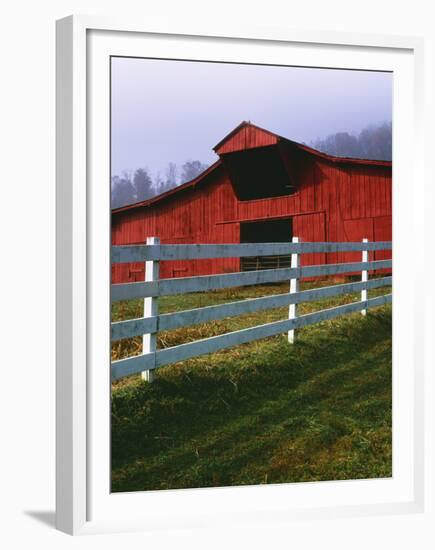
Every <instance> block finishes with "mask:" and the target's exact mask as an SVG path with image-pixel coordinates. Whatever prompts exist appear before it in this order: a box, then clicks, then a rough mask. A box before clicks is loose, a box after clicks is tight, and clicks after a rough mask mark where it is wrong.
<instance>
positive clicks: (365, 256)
mask: <svg viewBox="0 0 435 550" xmlns="http://www.w3.org/2000/svg"><path fill="white" fill-rule="evenodd" d="M362 242H363V243H368V242H369V240H368V239H363V240H362ZM362 261H363V262H368V261H369V251H368V250H363V251H362ZM368 280H369V272H368V271H367V269H363V270H362V271H361V281H362V282H363V283H366V282H367V281H368ZM367 298H368V292H367V289H366V288H365V289H364V290H361V302H365V301H366V300H367ZM361 315H367V309H362V310H361Z"/></svg>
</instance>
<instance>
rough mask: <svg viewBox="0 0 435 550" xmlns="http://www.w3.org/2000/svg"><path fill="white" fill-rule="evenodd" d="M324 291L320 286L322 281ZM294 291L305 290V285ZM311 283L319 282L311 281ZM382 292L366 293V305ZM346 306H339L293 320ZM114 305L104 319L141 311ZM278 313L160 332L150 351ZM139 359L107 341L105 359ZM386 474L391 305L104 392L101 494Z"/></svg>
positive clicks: (199, 299) (250, 292)
mask: <svg viewBox="0 0 435 550" xmlns="http://www.w3.org/2000/svg"><path fill="white" fill-rule="evenodd" d="M329 284H330V283H329ZM304 286H305V287H307V286H309V285H304ZM316 286H319V283H316ZM287 289H288V286H287V285H271V286H263V287H247V288H246V287H245V288H242V289H231V291H217V292H211V293H207V294H192V295H186V296H175V297H167V298H161V299H160V302H159V307H160V311H161V312H167V311H174V310H181V309H189V308H191V307H198V306H205V305H211V304H216V303H224V302H227V301H233V300H236V299H243V298H246V297H252V296H259V295H265V294H275V293H279V292H285V291H286V290H287ZM388 291H389V290H388V289H379V290H378V291H376V290H373V291H370V296H375V295H377V294H384V293H386V292H388ZM355 299H357V297H356V296H355V295H354V296H346V297H338V298H335V299H330V300H324V301H322V302H316V303H311V304H304V305H303V306H301V307H300V309H299V311H300V313H306V312H309V311H313V310H315V309H320V308H322V309H323V308H325V307H332V306H334V305H338V304H340V303H345V302H349V301H353V300H355ZM140 310H141V301H132V302H129V303H124V304H120V305H117V306H115V307H114V309H113V319H114V320H115V319H120V318H128V317H130V318H131V317H136V316H140V314H141V311H140ZM287 314H288V313H287V308H282V309H276V310H270V311H266V312H260V313H256V314H251V315H245V316H243V317H237V318H233V319H225V320H222V321H217V322H213V323H208V324H204V325H197V326H194V327H189V328H186V329H179V330H174V331H171V332H168V333H163V334H162V335H161V336H160V338H159V347H165V346H172V345H176V344H178V343H182V342H185V341H189V340H194V339H197V338H202V337H206V336H210V335H214V334H221V333H222V332H227V331H229V330H237V329H239V328H243V327H246V326H252V325H255V324H259V323H265V322H269V321H272V320H277V319H282V318H285V316H286V315H287ZM139 352H140V339H130V340H125V341H122V342H120V343H115V344H114V345H113V348H112V356H113V358H119V357H123V356H126V355H129V354H133V353H139ZM390 476H391V308H390V307H388V306H386V307H382V308H377V309H376V310H372V311H370V313H369V315H368V316H367V317H365V318H363V317H362V316H361V315H360V314H354V315H348V316H345V317H341V318H339V319H334V320H332V321H326V322H323V323H320V324H317V325H313V326H310V327H307V328H304V329H301V330H300V331H298V339H297V342H296V344H294V345H292V346H291V345H289V344H288V343H287V342H286V338H285V337H284V336H276V337H273V338H268V339H265V340H261V341H257V342H252V343H250V344H246V345H243V346H238V347H236V348H231V349H229V350H225V351H222V352H219V353H215V354H213V355H207V356H203V357H198V358H195V359H191V360H188V361H184V362H183V363H178V364H175V365H171V366H168V367H164V368H162V369H159V370H158V371H157V373H156V379H155V381H154V382H153V383H152V384H146V383H143V382H141V380H140V377H139V376H131V377H128V378H125V379H122V380H120V381H118V382H116V383H114V384H113V391H112V490H113V491H136V490H153V489H175V488H189V487H192V488H193V487H210V486H213V487H216V486H229V485H246V484H250V485H251V484H259V483H284V482H299V481H318V480H333V479H335V480H337V479H361V478H378V477H390Z"/></svg>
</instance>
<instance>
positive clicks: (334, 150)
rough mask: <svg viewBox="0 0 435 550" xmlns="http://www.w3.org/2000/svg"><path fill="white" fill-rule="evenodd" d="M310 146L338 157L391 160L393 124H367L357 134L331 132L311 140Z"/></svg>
mask: <svg viewBox="0 0 435 550" xmlns="http://www.w3.org/2000/svg"><path fill="white" fill-rule="evenodd" d="M309 145H310V147H313V149H317V150H318V151H322V152H324V153H328V154H329V155H334V156H336V157H353V158H363V159H370V160H391V158H392V124H391V122H389V123H388V122H385V123H383V124H379V125H371V126H367V127H366V128H364V129H363V130H361V132H360V133H359V134H357V135H353V134H349V133H348V132H337V133H336V134H330V135H329V136H327V137H326V138H324V139H316V140H314V141H311V142H310V144H309Z"/></svg>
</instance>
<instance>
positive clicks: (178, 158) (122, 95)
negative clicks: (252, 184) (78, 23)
mask: <svg viewBox="0 0 435 550" xmlns="http://www.w3.org/2000/svg"><path fill="white" fill-rule="evenodd" d="M392 82H393V76H392V74H391V73H385V72H384V73H383V72H368V71H350V70H337V69H317V68H302V67H275V66H270V65H244V64H229V63H209V62H196V61H172V60H154V59H136V58H119V57H117V58H112V82H111V87H112V88H111V94H112V107H111V108H112V113H111V124H112V130H111V132H112V136H111V141H112V155H111V158H112V175H121V174H122V173H123V172H124V171H126V172H130V173H131V172H134V170H136V169H137V168H147V169H148V170H149V172H150V174H151V175H152V177H153V178H154V177H155V176H156V175H157V173H160V175H161V176H162V177H163V178H164V176H165V171H166V167H167V165H168V163H169V162H174V163H176V164H177V166H178V167H180V166H181V165H182V164H183V163H184V162H186V161H187V160H200V161H201V162H203V163H205V164H212V163H213V162H214V161H215V160H217V156H216V155H215V153H214V151H213V146H214V145H216V144H217V143H218V142H219V141H220V140H221V139H222V138H223V137H224V136H225V135H226V134H227V133H228V132H230V131H231V130H232V129H233V128H234V127H235V126H237V125H238V124H240V122H241V121H242V120H249V121H251V122H252V123H253V124H257V125H258V126H262V127H264V128H266V129H268V130H270V131H272V132H275V133H277V134H280V135H282V136H285V137H287V138H289V139H292V140H294V141H298V142H305V143H309V142H310V141H311V140H315V139H316V138H324V137H326V136H327V135H329V134H334V133H336V132H341V131H347V132H349V133H358V132H359V131H360V130H361V129H362V128H364V127H366V126H368V125H370V124H378V123H383V122H390V121H391V120H392Z"/></svg>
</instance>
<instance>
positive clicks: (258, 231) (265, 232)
mask: <svg viewBox="0 0 435 550" xmlns="http://www.w3.org/2000/svg"><path fill="white" fill-rule="evenodd" d="M292 235H293V231H292V220H291V218H286V219H283V220H266V221H258V222H242V223H241V224H240V242H241V243H288V242H291V240H292ZM280 267H290V255H288V256H249V257H244V258H240V269H241V271H253V270H258V269H276V268H280Z"/></svg>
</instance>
